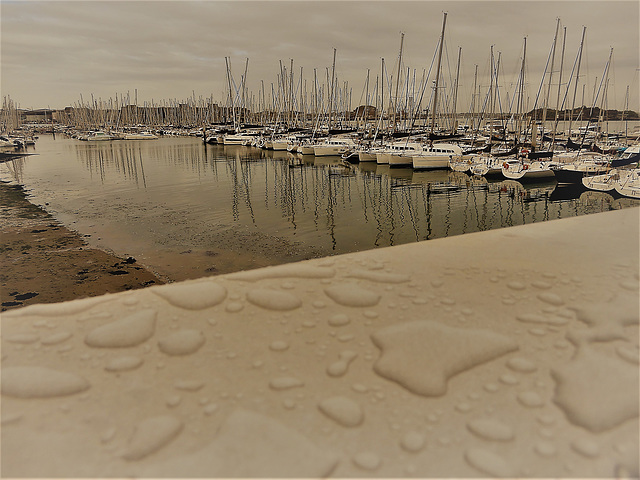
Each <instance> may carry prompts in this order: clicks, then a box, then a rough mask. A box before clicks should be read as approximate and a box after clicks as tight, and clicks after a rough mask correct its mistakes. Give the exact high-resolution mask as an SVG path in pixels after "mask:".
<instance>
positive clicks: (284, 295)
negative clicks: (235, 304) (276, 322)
mask: <svg viewBox="0 0 640 480" xmlns="http://www.w3.org/2000/svg"><path fill="white" fill-rule="evenodd" d="M247 300H248V301H249V302H251V303H252V304H254V305H256V306H258V307H261V308H265V309H267V310H278V311H287V310H294V309H296V308H298V307H300V306H301V305H302V301H301V300H300V299H299V298H298V297H297V296H295V295H294V294H292V293H288V292H282V291H280V290H271V289H266V288H261V289H254V290H251V291H249V292H248V293H247Z"/></svg>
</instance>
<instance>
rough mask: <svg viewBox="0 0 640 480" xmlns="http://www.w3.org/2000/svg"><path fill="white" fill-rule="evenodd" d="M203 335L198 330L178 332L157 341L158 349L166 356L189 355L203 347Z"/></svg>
mask: <svg viewBox="0 0 640 480" xmlns="http://www.w3.org/2000/svg"><path fill="white" fill-rule="evenodd" d="M204 342H205V337H204V334H203V333H202V332H200V331H198V330H187V329H185V330H180V331H178V332H175V333H172V334H171V335H168V336H167V337H165V338H163V339H162V340H159V341H158V348H160V351H161V352H163V353H166V354H167V355H189V354H192V353H195V352H197V351H198V350H199V349H200V347H202V346H203V345H204Z"/></svg>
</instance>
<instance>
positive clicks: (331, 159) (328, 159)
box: [313, 155, 342, 167]
mask: <svg viewBox="0 0 640 480" xmlns="http://www.w3.org/2000/svg"><path fill="white" fill-rule="evenodd" d="M313 164H314V165H315V166H316V167H318V166H323V165H342V158H341V157H339V156H337V155H326V156H321V157H315V158H314V160H313Z"/></svg>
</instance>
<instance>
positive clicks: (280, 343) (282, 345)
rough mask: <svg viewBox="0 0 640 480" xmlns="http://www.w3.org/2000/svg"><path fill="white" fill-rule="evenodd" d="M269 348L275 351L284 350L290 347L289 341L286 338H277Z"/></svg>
mask: <svg viewBox="0 0 640 480" xmlns="http://www.w3.org/2000/svg"><path fill="white" fill-rule="evenodd" d="M269 348H270V349H271V350H273V351H274V352H284V351H285V350H288V349H289V343H287V342H285V341H284V340H275V341H273V342H271V344H270V345H269Z"/></svg>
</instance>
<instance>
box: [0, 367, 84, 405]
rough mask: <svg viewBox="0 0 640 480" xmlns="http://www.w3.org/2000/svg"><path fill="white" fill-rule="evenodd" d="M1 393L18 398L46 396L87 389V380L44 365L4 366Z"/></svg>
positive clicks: (58, 395) (59, 395)
mask: <svg viewBox="0 0 640 480" xmlns="http://www.w3.org/2000/svg"><path fill="white" fill-rule="evenodd" d="M1 381H2V394H3V395H8V396H11V397H19V398H48V397H61V396H65V395H73V394H75V393H80V392H83V391H85V390H87V389H88V388H89V386H90V384H89V382H88V381H87V380H86V379H85V378H83V377H81V376H79V375H76V374H74V373H70V372H62V371H59V370H53V369H51V368H46V367H4V368H3V369H2V378H1Z"/></svg>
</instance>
